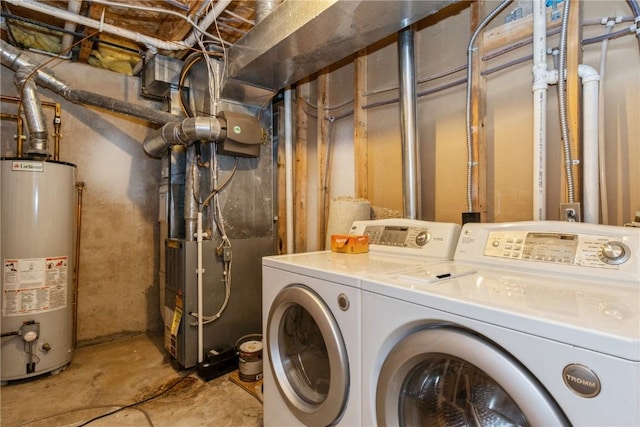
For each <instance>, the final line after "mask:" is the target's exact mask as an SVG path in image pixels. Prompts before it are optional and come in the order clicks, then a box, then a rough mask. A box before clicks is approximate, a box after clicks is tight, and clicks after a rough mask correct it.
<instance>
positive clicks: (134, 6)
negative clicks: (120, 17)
mask: <svg viewBox="0 0 640 427" xmlns="http://www.w3.org/2000/svg"><path fill="white" fill-rule="evenodd" d="M91 1H92V3H98V4H102V5H105V6H109V7H114V8H125V9H133V10H142V11H145V12H153V13H165V14H167V15H173V16H176V17H178V18H180V19H183V20H185V21H186V22H187V23H188V24H189V25H191V27H193V29H195V30H197V31H198V33H199V34H204V35H206V36H207V37H210V38H212V39H217V40H219V41H220V42H221V43H223V44H224V43H227V44H229V43H228V42H225V41H224V40H222V38H221V37H220V38H217V37H216V36H214V35H212V34H209V33H208V32H207V31H205V30H203V29H202V28H200V27H199V26H198V24H196V23H195V22H193V20H192V19H191V18H190V17H189V16H186V15H183V14H181V13H179V12H174V11H173V10H169V9H162V8H159V7H153V6H140V5H137V4H134V3H115V2H112V1H109V0H91Z"/></svg>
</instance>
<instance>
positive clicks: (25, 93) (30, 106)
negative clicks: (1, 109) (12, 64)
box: [15, 66, 49, 157]
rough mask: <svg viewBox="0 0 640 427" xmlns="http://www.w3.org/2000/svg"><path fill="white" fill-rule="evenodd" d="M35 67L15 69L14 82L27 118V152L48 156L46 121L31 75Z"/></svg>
mask: <svg viewBox="0 0 640 427" xmlns="http://www.w3.org/2000/svg"><path fill="white" fill-rule="evenodd" d="M34 73H35V67H33V66H24V67H20V68H18V69H17V70H16V74H15V84H16V86H17V87H18V91H19V92H20V94H21V100H22V108H23V110H24V114H25V116H26V118H27V128H28V129H29V149H28V150H27V153H29V154H32V155H36V156H45V157H48V156H49V142H48V140H47V138H48V136H49V133H48V132H47V123H46V121H45V116H44V112H43V111H42V104H41V102H40V96H39V95H38V89H37V88H36V84H35V83H34V81H33V79H32V77H33V74H34Z"/></svg>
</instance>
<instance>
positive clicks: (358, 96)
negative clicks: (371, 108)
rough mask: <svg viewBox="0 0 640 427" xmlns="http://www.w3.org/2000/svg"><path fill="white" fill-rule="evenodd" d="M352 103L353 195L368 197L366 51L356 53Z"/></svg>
mask: <svg viewBox="0 0 640 427" xmlns="http://www.w3.org/2000/svg"><path fill="white" fill-rule="evenodd" d="M354 77H355V82H354V88H355V94H354V97H353V98H354V102H353V111H354V119H353V128H354V129H353V157H354V166H353V167H354V171H355V195H356V197H359V198H363V199H367V198H368V197H369V153H368V145H367V136H368V135H367V126H368V121H367V110H366V109H364V108H362V107H363V106H364V105H366V104H367V95H366V92H367V50H366V49H363V50H361V51H360V52H358V55H357V56H356V59H355V62H354Z"/></svg>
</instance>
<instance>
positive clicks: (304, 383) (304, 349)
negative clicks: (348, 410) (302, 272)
mask: <svg viewBox="0 0 640 427" xmlns="http://www.w3.org/2000/svg"><path fill="white" fill-rule="evenodd" d="M266 332H267V351H268V352H269V363H270V365H271V369H272V371H273V376H274V379H275V383H276V385H277V386H278V390H279V391H280V394H281V396H282V398H283V399H284V401H285V402H286V404H287V406H288V407H289V409H290V410H291V412H292V413H293V414H294V415H295V416H296V417H297V418H298V419H299V420H300V421H301V422H303V423H304V424H305V425H308V426H328V425H331V424H334V423H335V422H336V421H338V420H339V419H340V417H341V415H342V412H343V410H344V407H345V405H346V402H347V397H348V391H349V362H348V359H347V352H346V349H345V345H344V340H343V338H342V334H341V333H340V329H339V328H338V324H337V323H336V320H335V318H334V317H333V315H332V314H331V310H330V309H329V307H327V305H326V304H325V303H324V301H323V300H322V299H321V298H320V297H319V296H318V295H317V294H316V293H315V292H313V291H312V290H311V289H309V288H308V287H306V286H303V285H291V286H288V287H286V288H284V289H283V290H282V291H280V293H278V295H277V296H276V298H275V299H274V301H273V303H272V304H271V309H270V310H269V317H268V320H267V328H266Z"/></svg>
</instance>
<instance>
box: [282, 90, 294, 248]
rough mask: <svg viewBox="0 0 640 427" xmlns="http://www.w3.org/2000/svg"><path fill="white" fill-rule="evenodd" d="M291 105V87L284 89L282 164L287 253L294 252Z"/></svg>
mask: <svg viewBox="0 0 640 427" xmlns="http://www.w3.org/2000/svg"><path fill="white" fill-rule="evenodd" d="M292 110H293V105H292V102H291V89H290V88H287V89H286V90H285V91H284V137H285V140H284V164H285V206H286V207H285V209H286V216H287V219H286V233H287V253H293V252H294V247H293V245H294V239H293V214H294V212H293V111H292Z"/></svg>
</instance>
